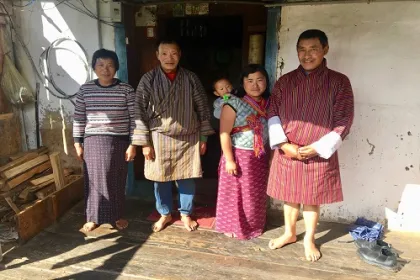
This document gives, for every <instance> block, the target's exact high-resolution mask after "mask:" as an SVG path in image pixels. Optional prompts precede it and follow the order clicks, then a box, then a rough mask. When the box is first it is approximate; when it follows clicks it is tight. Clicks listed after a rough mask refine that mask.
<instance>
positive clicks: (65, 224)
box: [0, 200, 420, 280]
mask: <svg viewBox="0 0 420 280" xmlns="http://www.w3.org/2000/svg"><path fill="white" fill-rule="evenodd" d="M83 208H84V206H83V204H78V205H77V206H76V207H74V208H73V209H72V210H71V211H70V212H68V213H67V214H66V215H64V216H63V217H62V218H61V219H60V220H59V223H57V224H54V225H53V226H51V227H49V228H48V229H47V230H45V231H44V232H42V233H41V234H39V235H38V236H36V237H35V238H34V239H32V240H31V241H29V242H28V243H27V244H25V245H23V246H22V247H20V248H17V249H15V250H13V251H11V252H9V253H8V254H7V255H6V256H5V264H6V266H7V267H8V268H9V269H7V270H5V271H1V272H0V278H2V277H1V275H2V273H3V272H5V273H6V274H5V275H7V277H12V276H13V273H11V272H13V271H19V273H16V275H20V276H22V275H25V274H26V273H29V271H31V270H34V271H35V272H34V277H31V278H28V279H46V278H37V275H38V274H36V273H40V271H44V272H46V273H48V271H52V272H53V273H52V274H51V275H55V276H54V277H53V278H51V279H171V280H173V279H174V280H177V279H206V280H212V279H253V280H254V279H263V280H264V279H267V280H271V279H287V280H307V279H322V280H333V279H343V280H362V279H363V280H373V279H380V280H394V279H395V280H400V279H406V280H420V260H417V259H416V258H412V259H410V261H411V262H410V263H409V264H407V265H406V266H405V267H404V268H403V269H402V270H401V271H400V272H398V273H392V272H387V271H384V270H381V269H379V268H376V267H373V266H370V265H368V264H366V263H364V262H362V261H361V260H360V259H359V258H358V257H357V255H356V248H355V246H354V245H353V244H351V243H341V242H345V241H348V240H350V236H349V235H348V232H347V226H346V225H341V224H335V223H321V224H320V226H319V233H318V234H317V237H318V241H319V242H320V243H322V244H323V245H322V246H321V251H322V253H323V257H322V258H321V260H320V261H319V262H317V263H309V262H307V261H304V260H303V254H304V252H303V245H302V243H301V242H298V243H296V244H292V245H289V246H286V247H285V248H282V249H281V250H275V251H272V250H270V249H268V246H267V244H268V240H269V239H270V238H273V237H277V236H278V235H280V234H281V232H282V227H275V228H272V229H269V230H267V232H266V233H264V235H263V236H262V237H260V238H256V239H253V240H249V241H241V240H236V239H230V238H228V237H226V236H224V235H222V234H219V233H217V232H215V231H212V230H203V229H199V230H198V231H196V232H187V231H185V229H184V228H183V227H178V226H170V227H168V228H166V229H165V230H164V231H162V232H159V233H153V232H152V231H151V225H152V223H151V222H149V221H146V217H147V215H149V214H150V212H151V211H152V210H153V208H154V206H153V205H152V204H144V203H142V202H141V201H136V200H134V201H130V200H129V201H127V205H126V213H127V216H126V218H127V219H128V220H129V222H130V224H129V227H128V229H127V230H124V231H121V232H118V231H116V230H114V229H112V228H110V226H108V225H104V226H101V227H100V228H98V229H96V230H94V231H93V232H91V233H89V234H88V235H87V236H86V235H85V234H83V233H81V232H79V229H80V228H81V227H82V225H83V223H84V214H83ZM300 223H301V222H300ZM299 229H302V225H301V224H299ZM398 236H400V235H398V234H396V233H392V234H388V238H390V240H395V241H397V239H398ZM411 236H412V235H407V240H408V241H409V242H408V244H406V243H405V241H404V240H398V242H395V244H396V245H398V246H400V247H401V248H404V250H406V251H405V252H404V253H403V256H404V255H411V256H414V255H415V253H416V252H413V251H412V250H410V248H409V246H410V244H411V246H414V247H413V248H414V249H415V248H416V247H415V246H417V245H416V244H417V242H418V241H419V239H418V238H417V237H416V236H415V237H412V238H411V239H410V238H408V237H411ZM339 241H341V242H339ZM393 244H394V243H393ZM417 252H418V251H417ZM22 256H25V257H26V258H28V261H27V262H26V263H25V264H19V259H20V258H22ZM57 273H61V274H60V275H61V276H60V277H56V276H57ZM89 277H90V278H89ZM5 279H7V278H5ZM10 279H25V278H24V277H23V278H22V277H21V278H10Z"/></svg>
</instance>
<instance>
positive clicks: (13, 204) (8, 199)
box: [4, 197, 20, 214]
mask: <svg viewBox="0 0 420 280" xmlns="http://www.w3.org/2000/svg"><path fill="white" fill-rule="evenodd" d="M4 199H5V200H6V202H7V204H9V206H10V208H12V209H13V211H15V213H16V214H19V212H20V210H19V208H18V207H17V206H16V204H15V203H14V202H13V200H12V199H11V198H10V197H5V198H4Z"/></svg>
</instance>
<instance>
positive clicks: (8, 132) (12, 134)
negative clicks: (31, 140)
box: [0, 114, 22, 156]
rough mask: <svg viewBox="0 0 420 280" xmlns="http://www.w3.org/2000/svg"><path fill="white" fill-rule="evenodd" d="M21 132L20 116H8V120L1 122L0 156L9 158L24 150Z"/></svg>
mask: <svg viewBox="0 0 420 280" xmlns="http://www.w3.org/2000/svg"><path fill="white" fill-rule="evenodd" d="M10 116H11V117H10ZM21 132H22V130H21V123H20V117H19V114H11V115H9V114H7V117H6V118H4V119H1V120H0V134H1V136H0V137H1V145H0V156H8V155H10V154H14V153H17V152H19V151H21V150H22V133H21Z"/></svg>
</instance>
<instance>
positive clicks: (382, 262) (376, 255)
mask: <svg viewBox="0 0 420 280" xmlns="http://www.w3.org/2000/svg"><path fill="white" fill-rule="evenodd" d="M378 248H380V249H378ZM357 254H358V255H359V257H360V258H361V259H362V260H363V261H365V262H366V263H368V264H371V265H376V266H379V267H380V268H383V269H387V270H392V271H395V270H397V265H398V262H397V256H396V255H395V254H394V253H393V252H392V251H391V250H389V249H387V248H385V247H379V246H378V247H374V249H373V250H371V249H369V248H359V249H358V250H357Z"/></svg>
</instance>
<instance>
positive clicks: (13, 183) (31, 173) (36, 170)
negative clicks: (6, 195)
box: [1, 161, 51, 191]
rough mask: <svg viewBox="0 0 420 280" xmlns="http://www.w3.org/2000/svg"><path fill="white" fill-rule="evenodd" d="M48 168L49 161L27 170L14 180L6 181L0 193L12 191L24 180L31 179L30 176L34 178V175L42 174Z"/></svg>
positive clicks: (49, 166) (49, 165)
mask: <svg viewBox="0 0 420 280" xmlns="http://www.w3.org/2000/svg"><path fill="white" fill-rule="evenodd" d="M48 168H51V163H50V162H49V161H46V162H44V163H43V164H41V165H38V166H36V167H34V168H32V169H31V170H29V171H28V172H25V173H23V174H22V175H19V176H18V177H16V178H13V179H12V180H10V181H8V182H7V183H6V185H5V186H4V187H3V188H2V189H1V190H2V191H8V190H11V189H13V188H14V187H16V186H18V185H20V184H22V183H23V182H25V181H26V180H28V179H30V178H32V176H34V175H35V174H39V173H41V172H44V171H45V170H47V169H48Z"/></svg>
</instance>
